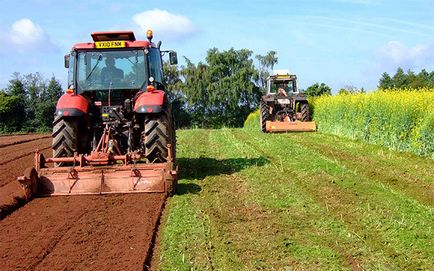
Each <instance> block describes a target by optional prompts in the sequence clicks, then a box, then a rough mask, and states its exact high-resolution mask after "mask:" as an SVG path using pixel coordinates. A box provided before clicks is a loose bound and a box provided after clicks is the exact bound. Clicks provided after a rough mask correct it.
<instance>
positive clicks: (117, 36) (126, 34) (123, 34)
mask: <svg viewBox="0 0 434 271" xmlns="http://www.w3.org/2000/svg"><path fill="white" fill-rule="evenodd" d="M91 36H92V39H93V41H94V42H84V43H77V44H74V46H73V47H72V48H73V50H82V49H96V48H148V47H156V46H155V44H154V43H153V42H151V41H146V40H139V41H138V40H136V37H135V36H134V32H133V31H105V32H93V33H92V34H91Z"/></svg>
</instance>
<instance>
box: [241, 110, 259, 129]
mask: <svg viewBox="0 0 434 271" xmlns="http://www.w3.org/2000/svg"><path fill="white" fill-rule="evenodd" d="M260 117H261V113H260V111H259V109H257V110H256V111H253V112H252V113H250V114H249V115H248V116H247V118H246V120H245V121H244V125H243V127H244V128H246V129H250V130H258V131H259V118H260Z"/></svg>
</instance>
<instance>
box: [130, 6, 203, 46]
mask: <svg viewBox="0 0 434 271" xmlns="http://www.w3.org/2000/svg"><path fill="white" fill-rule="evenodd" d="M132 20H133V22H134V23H135V24H136V25H137V26H138V27H139V32H140V33H141V34H145V33H146V31H147V30H149V29H152V31H154V36H156V37H157V36H158V39H161V40H182V39H185V38H187V37H189V36H190V35H192V34H194V33H195V32H196V31H197V29H196V27H195V26H194V25H193V23H192V22H191V21H190V19H188V18H187V17H186V16H184V15H178V14H172V13H170V12H168V11H166V10H160V9H157V8H156V9H153V10H147V11H144V12H141V13H138V14H136V15H134V16H133V18H132Z"/></svg>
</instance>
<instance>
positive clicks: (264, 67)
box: [255, 51, 278, 92]
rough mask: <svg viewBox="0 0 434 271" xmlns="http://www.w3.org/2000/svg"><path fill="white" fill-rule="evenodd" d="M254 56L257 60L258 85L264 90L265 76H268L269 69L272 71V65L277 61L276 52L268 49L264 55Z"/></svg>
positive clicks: (265, 85)
mask: <svg viewBox="0 0 434 271" xmlns="http://www.w3.org/2000/svg"><path fill="white" fill-rule="evenodd" d="M255 57H256V59H257V60H258V61H259V78H258V81H259V85H260V87H261V88H262V90H263V92H264V90H265V89H266V87H267V78H268V76H270V71H272V70H273V68H274V65H276V64H277V63H278V59H277V52H276V51H268V52H267V54H266V55H264V56H262V55H256V56H255Z"/></svg>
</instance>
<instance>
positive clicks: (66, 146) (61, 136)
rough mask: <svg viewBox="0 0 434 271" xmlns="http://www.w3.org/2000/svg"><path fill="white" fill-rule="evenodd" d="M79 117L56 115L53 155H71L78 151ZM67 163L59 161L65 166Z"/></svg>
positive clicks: (55, 156) (60, 164)
mask: <svg viewBox="0 0 434 271" xmlns="http://www.w3.org/2000/svg"><path fill="white" fill-rule="evenodd" d="M77 135H78V119H76V118H65V117H61V116H57V115H56V116H55V117H54V121H53V134H52V137H53V144H52V148H53V157H54V158H58V157H71V156H73V155H74V152H76V151H77V137H78V136H77ZM63 165H66V163H57V164H56V166H63Z"/></svg>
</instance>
